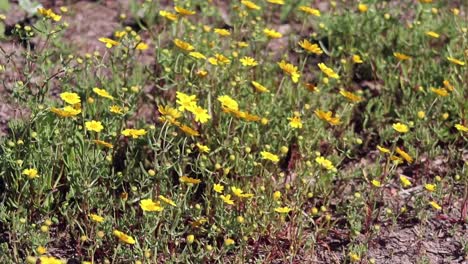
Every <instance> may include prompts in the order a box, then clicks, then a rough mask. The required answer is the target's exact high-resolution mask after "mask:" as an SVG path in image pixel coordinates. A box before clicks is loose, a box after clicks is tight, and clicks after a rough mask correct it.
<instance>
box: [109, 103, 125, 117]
mask: <svg viewBox="0 0 468 264" xmlns="http://www.w3.org/2000/svg"><path fill="white" fill-rule="evenodd" d="M109 111H110V112H111V113H114V114H118V115H121V114H123V109H122V107H120V106H118V105H111V106H109Z"/></svg>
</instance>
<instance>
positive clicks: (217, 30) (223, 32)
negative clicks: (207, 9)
mask: <svg viewBox="0 0 468 264" xmlns="http://www.w3.org/2000/svg"><path fill="white" fill-rule="evenodd" d="M214 33H216V34H218V35H220V36H223V37H227V36H230V35H231V32H230V31H229V30H227V29H224V28H215V29H214Z"/></svg>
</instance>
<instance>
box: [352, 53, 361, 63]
mask: <svg viewBox="0 0 468 264" xmlns="http://www.w3.org/2000/svg"><path fill="white" fill-rule="evenodd" d="M353 61H354V63H362V59H361V56H359V55H353Z"/></svg>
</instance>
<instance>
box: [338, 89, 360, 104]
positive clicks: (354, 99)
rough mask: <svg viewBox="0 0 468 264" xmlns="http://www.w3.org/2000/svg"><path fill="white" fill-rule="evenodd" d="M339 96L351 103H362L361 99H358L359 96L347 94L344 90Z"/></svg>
mask: <svg viewBox="0 0 468 264" xmlns="http://www.w3.org/2000/svg"><path fill="white" fill-rule="evenodd" d="M340 94H341V95H342V96H344V97H346V98H347V99H348V100H350V101H351V102H353V103H359V102H361V101H362V97H360V96H359V95H355V94H353V93H351V92H348V91H345V90H341V91H340Z"/></svg>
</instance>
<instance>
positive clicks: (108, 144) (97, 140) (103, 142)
mask: <svg viewBox="0 0 468 264" xmlns="http://www.w3.org/2000/svg"><path fill="white" fill-rule="evenodd" d="M93 142H94V143H96V144H98V145H100V146H104V147H107V148H113V147H114V146H113V145H112V144H111V143H108V142H105V141H102V140H99V139H93Z"/></svg>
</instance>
